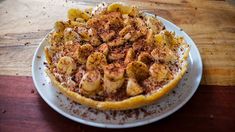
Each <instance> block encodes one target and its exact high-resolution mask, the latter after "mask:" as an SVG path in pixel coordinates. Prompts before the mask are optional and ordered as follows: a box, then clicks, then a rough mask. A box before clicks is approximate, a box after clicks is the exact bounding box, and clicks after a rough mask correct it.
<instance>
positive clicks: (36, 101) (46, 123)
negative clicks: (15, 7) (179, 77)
mask: <svg viewBox="0 0 235 132" xmlns="http://www.w3.org/2000/svg"><path fill="white" fill-rule="evenodd" d="M0 80H1V81H0V90H1V92H0V110H1V111H0V131H1V132H8V131H9V132H13V131H17V132H20V131H23V132H27V131H29V132H32V131H41V132H60V131H83V132H85V131H122V132H123V131H128V132H130V131H152V130H154V131H176V130H177V131H180V132H184V131H186V132H189V131H190V132H201V131H207V132H208V131H213V132H217V131H220V132H232V131H233V130H235V113H234V109H235V105H234V102H235V98H234V95H235V91H234V88H235V87H221V86H205V85H202V86H200V87H199V89H198V91H197V92H196V94H195V95H194V96H193V98H192V99H191V100H190V101H189V102H188V103H187V104H186V105H185V106H184V107H183V108H182V109H180V110H179V111H177V112H176V113H174V114H173V115H171V116H169V117H167V118H165V119H163V120H161V121H159V122H156V123H152V124H150V125H146V126H142V127H137V128H133V129H121V130H113V129H100V128H95V127H90V126H86V125H82V124H80V123H76V122H73V121H71V120H69V119H67V118H65V117H63V116H62V115H60V114H58V113H57V112H55V111H53V109H52V108H50V107H49V106H48V105H47V104H46V103H45V102H44V101H43V100H42V98H41V97H40V96H39V95H38V93H37V92H36V90H35V88H34V84H33V81H32V78H31V77H12V76H0Z"/></svg>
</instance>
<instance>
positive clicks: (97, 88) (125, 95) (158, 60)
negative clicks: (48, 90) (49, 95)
mask: <svg viewBox="0 0 235 132" xmlns="http://www.w3.org/2000/svg"><path fill="white" fill-rule="evenodd" d="M68 19H69V20H67V21H57V22H56V23H55V30H54V31H53V32H52V33H51V34H50V36H49V44H50V45H49V46H47V47H45V54H46V60H47V63H48V64H47V69H46V72H47V74H48V76H49V77H50V79H51V81H52V83H53V85H54V86H55V87H56V88H58V89H59V90H60V91H61V92H62V93H63V94H64V95H66V96H67V97H69V98H70V99H71V100H73V101H75V102H78V103H80V104H83V105H86V106H89V107H92V108H96V109H102V110H126V109H133V108H137V107H140V106H143V105H147V104H150V103H153V102H155V101H156V100H158V99H159V98H161V97H162V96H164V95H165V94H166V93H167V92H169V91H170V90H171V89H173V88H174V87H175V86H176V85H177V84H178V82H179V81H180V80H181V78H182V76H183V75H184V73H185V72H186V69H187V64H188V63H187V58H188V54H189V46H188V45H187V44H186V43H185V42H184V40H183V38H182V37H176V36H175V34H174V33H173V32H170V31H167V30H165V27H164V25H163V24H162V22H161V21H159V20H158V19H157V18H155V17H153V16H150V15H147V14H145V13H143V12H140V11H139V10H138V8H136V7H132V6H126V5H124V4H120V3H113V4H110V5H107V4H106V3H101V4H99V5H98V6H96V7H95V8H94V9H86V10H84V11H82V10H80V9H70V10H69V11H68Z"/></svg>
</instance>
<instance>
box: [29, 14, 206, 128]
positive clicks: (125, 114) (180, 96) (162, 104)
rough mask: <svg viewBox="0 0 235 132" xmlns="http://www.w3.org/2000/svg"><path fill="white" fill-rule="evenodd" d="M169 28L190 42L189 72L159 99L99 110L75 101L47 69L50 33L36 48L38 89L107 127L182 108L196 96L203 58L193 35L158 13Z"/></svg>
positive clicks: (83, 119) (76, 116) (55, 103)
mask: <svg viewBox="0 0 235 132" xmlns="http://www.w3.org/2000/svg"><path fill="white" fill-rule="evenodd" d="M158 19H160V20H161V21H162V22H163V24H164V25H165V26H166V29H167V30H170V31H174V32H175V33H176V35H177V36H183V37H184V39H185V41H186V42H187V43H188V44H189V45H190V49H191V50H190V55H189V59H188V61H189V67H188V70H187V73H186V74H185V76H184V77H183V79H182V80H181V82H180V83H179V84H178V86H177V87H176V88H175V89H174V90H172V91H171V92H170V93H169V94H167V95H166V96H164V97H163V98H162V99H160V100H159V101H157V102H156V103H155V104H152V105H148V106H145V107H142V108H138V109H135V110H127V111H100V110H95V109H91V108H88V107H86V106H82V105H80V104H77V103H73V102H72V101H70V100H68V99H67V98H66V97H64V96H63V95H62V94H61V93H59V92H58V91H56V89H55V88H53V86H52V85H51V83H50V79H49V78H48V77H47V75H46V74H45V72H44V69H45V66H44V64H43V63H44V62H45V55H44V53H43V48H44V46H45V45H48V43H47V40H46V39H47V37H46V38H45V39H44V40H43V41H42V42H41V43H40V45H39V47H38V48H37V50H36V52H35V54H34V58H33V62H32V76H33V81H34V84H35V86H36V89H37V91H38V93H39V94H40V96H41V97H42V98H43V99H44V101H45V102H46V103H47V104H48V105H49V106H50V107H52V108H53V109H54V110H55V111H57V112H58V113H60V114H62V115H63V116H65V117H67V118H69V119H71V120H73V121H76V122H79V123H82V124H86V125H91V126H95V127H104V128H129V127H135V126H141V125H145V124H149V123H152V122H155V121H158V120H160V119H162V118H165V117H167V116H168V115H170V114H172V113H174V112H175V111H177V110H178V109H180V108H181V107H182V106H183V105H184V104H185V103H186V102H188V101H189V99H190V98H191V97H192V96H193V94H194V93H195V91H196V89H197V88H198V85H199V83H200V81H201V76H202V61H201V56H200V53H199V51H198V49H197V47H196V45H195V43H194V42H193V41H192V39H191V38H190V37H189V36H188V35H187V34H186V33H185V32H184V31H181V30H180V28H179V27H177V26H176V25H174V24H173V23H171V22H169V21H167V20H165V19H163V18H161V17H158Z"/></svg>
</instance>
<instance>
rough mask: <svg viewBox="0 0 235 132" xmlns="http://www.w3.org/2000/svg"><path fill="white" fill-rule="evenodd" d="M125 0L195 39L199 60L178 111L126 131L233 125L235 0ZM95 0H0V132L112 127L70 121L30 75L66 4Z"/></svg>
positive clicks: (229, 128) (222, 128)
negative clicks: (195, 85) (198, 72)
mask: <svg viewBox="0 0 235 132" xmlns="http://www.w3.org/2000/svg"><path fill="white" fill-rule="evenodd" d="M130 3H131V4H135V5H137V6H140V8H141V9H143V10H146V11H148V12H151V13H155V14H157V15H159V16H162V17H164V18H166V19H168V20H170V21H171V22H173V23H175V24H176V25H178V26H180V27H181V28H182V29H183V30H184V31H185V32H187V33H188V34H189V35H190V36H191V37H192V39H193V40H194V41H195V43H196V44H197V46H198V48H199V51H200V53H201V55H202V59H203V64H204V67H203V68H204V70H203V79H202V82H201V85H200V87H199V89H198V91H197V92H196V94H195V95H194V96H193V98H192V99H191V100H190V101H189V102H188V103H187V104H186V105H185V106H184V107H183V108H182V109H181V110H179V111H178V112H176V113H175V114H173V115H171V116H169V117H167V118H166V119H163V120H161V121H159V122H156V123H153V124H150V125H147V126H143V127H138V128H133V129H131V130H142V131H147V130H150V129H155V130H160V131H167V130H181V131H189V130H190V131H201V130H203V131H209V130H212V131H232V130H235V112H234V110H235V105H234V102H235V55H234V52H235V2H233V1H232V0H176V1H173V0H152V1H144V0H139V1H130ZM94 4H95V2H94V1H91V0H88V1H86V2H84V1H83V2H79V1H78V0H73V1H69V0H68V1H67V0H66V1H65V0H44V1H41V0H18V1H14V0H1V1H0V90H1V92H0V110H1V111H0V131H1V132H4V131H34V130H36V131H79V130H80V131H97V130H102V131H111V130H110V129H99V128H94V127H90V126H86V125H82V124H79V123H75V122H73V121H71V120H69V119H66V118H64V117H63V116H61V115H59V114H58V113H56V112H55V111H53V110H52V109H51V108H50V107H49V106H48V105H47V104H46V103H45V102H44V101H43V100H42V99H41V97H40V96H39V95H38V93H37V92H36V90H35V87H34V84H33V82H32V78H31V62H32V57H33V54H34V52H35V49H36V47H37V46H38V44H39V42H40V41H41V40H42V38H43V37H44V36H45V35H46V34H47V33H48V32H49V31H50V30H51V29H52V27H53V23H54V22H55V21H56V20H59V19H65V18H66V10H67V9H68V8H71V7H79V8H85V7H87V6H92V5H94ZM115 131H118V130H115ZM119 131H123V130H119ZM127 131H130V130H129V129H127Z"/></svg>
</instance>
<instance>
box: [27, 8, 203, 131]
mask: <svg viewBox="0 0 235 132" xmlns="http://www.w3.org/2000/svg"><path fill="white" fill-rule="evenodd" d="M147 14H149V13H147ZM150 15H152V14H150ZM157 18H158V19H160V20H161V21H164V23H168V24H170V25H171V26H173V27H174V28H176V29H178V30H179V31H180V29H181V28H179V27H178V26H176V25H175V24H173V23H172V22H170V21H168V20H166V19H164V18H163V17H160V16H157ZM181 32H182V33H183V35H184V36H186V37H187V38H189V40H190V41H191V44H190V46H194V48H195V52H196V54H197V55H196V56H198V57H197V58H198V59H199V63H198V64H197V65H199V71H200V73H199V74H198V76H199V81H198V83H197V84H196V85H195V86H194V87H195V88H194V89H193V90H192V92H191V93H190V94H189V95H188V96H187V97H186V98H185V99H184V100H182V101H181V102H180V103H179V104H178V105H176V106H175V107H174V108H173V109H171V110H169V111H168V112H166V113H164V114H162V115H160V116H157V117H153V118H151V119H149V120H146V121H140V122H133V123H128V124H105V123H98V122H95V121H88V120H85V119H82V118H78V117H74V116H72V115H69V114H68V113H66V112H64V111H63V110H61V109H60V108H59V107H57V106H56V105H55V104H53V103H52V102H50V101H49V100H48V99H47V97H45V96H44V95H43V93H42V92H41V90H40V86H39V85H38V82H37V81H36V78H35V75H36V72H35V71H36V64H35V63H36V58H37V54H38V52H39V50H40V49H41V48H42V45H43V43H44V41H46V39H47V36H48V34H49V33H50V32H49V33H48V34H47V35H46V37H44V38H43V39H42V41H41V42H40V43H39V46H38V47H37V49H36V51H35V53H34V56H33V61H32V78H33V82H34V85H35V88H36V90H37V92H38V93H39V95H40V96H41V97H42V98H43V100H44V101H45V102H46V103H47V104H48V105H49V106H50V107H51V108H52V109H53V110H55V111H56V112H58V113H60V114H61V115H63V116H64V117H66V118H68V119H70V120H73V121H75V122H78V123H82V124H85V125H89V126H94V127H99V128H115V129H119V128H132V127H138V126H143V125H147V124H150V123H153V122H156V121H159V120H161V119H163V118H166V117H168V116H169V115H172V114H173V113H175V112H176V111H178V110H179V109H180V108H182V107H183V106H184V105H185V104H186V103H187V102H188V101H189V100H190V99H191V98H192V96H193V95H194V94H195V92H196V91H197V89H198V87H199V85H200V82H201V78H202V71H203V64H202V59H201V55H200V52H199V50H198V48H197V46H196V44H195V42H194V41H193V40H192V38H191V37H189V35H188V34H187V33H185V32H184V31H181Z"/></svg>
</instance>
